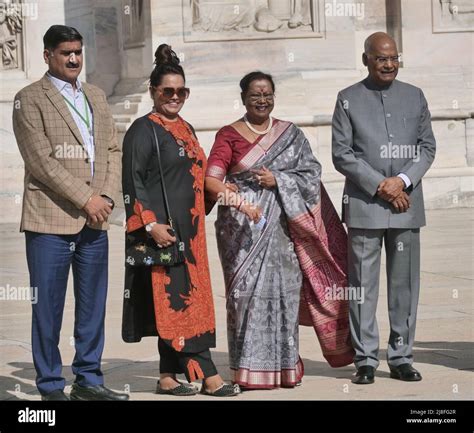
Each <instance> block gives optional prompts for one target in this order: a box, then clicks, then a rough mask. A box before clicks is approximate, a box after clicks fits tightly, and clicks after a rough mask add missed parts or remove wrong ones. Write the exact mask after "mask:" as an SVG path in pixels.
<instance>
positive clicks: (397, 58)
mask: <svg viewBox="0 0 474 433" xmlns="http://www.w3.org/2000/svg"><path fill="white" fill-rule="evenodd" d="M375 61H376V62H377V63H378V64H379V65H385V64H387V63H388V62H392V63H395V64H398V63H400V56H392V57H384V56H375Z"/></svg>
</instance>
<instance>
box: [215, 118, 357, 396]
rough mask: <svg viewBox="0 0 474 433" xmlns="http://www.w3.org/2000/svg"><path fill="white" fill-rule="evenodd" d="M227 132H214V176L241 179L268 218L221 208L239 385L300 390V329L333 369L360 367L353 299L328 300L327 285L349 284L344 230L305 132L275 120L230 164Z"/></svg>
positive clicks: (233, 363) (244, 192)
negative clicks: (269, 176)
mask: <svg viewBox="0 0 474 433" xmlns="http://www.w3.org/2000/svg"><path fill="white" fill-rule="evenodd" d="M229 128H231V129H233V128H232V127H225V128H223V129H222V130H221V131H224V129H226V131H227V132H226V134H220V133H221V131H219V133H218V134H217V136H216V143H215V144H214V147H213V149H212V151H211V154H210V156H209V160H208V161H209V165H208V169H207V173H206V175H207V176H213V177H217V178H220V179H221V180H222V179H224V177H225V178H226V182H232V183H235V184H236V185H237V187H238V188H239V194H240V195H241V196H243V197H244V198H245V199H246V200H247V201H249V202H252V203H253V204H255V205H258V206H259V207H260V208H261V209H262V211H263V215H264V216H265V218H266V223H265V225H264V226H263V228H262V227H258V226H257V225H255V224H254V223H252V222H251V221H250V220H249V219H248V218H247V217H246V216H245V215H244V214H243V213H241V212H239V211H238V210H236V209H235V208H233V207H230V206H219V208H218V217H217V221H216V236H217V246H218V250H219V256H220V259H221V263H222V267H223V271H224V280H225V287H226V300H227V330H228V345H229V364H230V368H231V370H232V372H233V381H234V382H235V383H238V384H239V385H241V386H242V387H244V388H276V387H280V386H281V387H293V386H295V385H297V384H298V383H299V382H300V381H301V379H302V377H303V373H304V369H303V363H302V361H301V358H300V357H299V351H298V325H299V324H301V325H306V326H313V327H314V329H315V331H316V334H317V336H318V339H319V342H320V345H321V348H322V352H323V355H324V357H325V358H326V360H327V361H328V363H329V364H330V365H331V366H333V367H339V366H344V365H348V364H350V363H351V362H352V358H353V355H354V352H353V349H352V346H351V344H350V335H349V309H348V302H347V301H344V300H333V299H329V298H328V297H327V296H326V294H327V288H332V287H346V286H347V281H346V233H345V231H344V228H343V226H342V223H341V221H340V219H339V217H338V215H337V213H336V211H335V209H334V207H333V205H332V203H331V201H330V199H329V197H328V195H327V194H326V191H325V190H324V187H323V186H322V184H321V182H320V175H321V166H320V164H319V162H318V161H317V160H316V158H315V157H314V155H313V153H312V151H311V147H310V144H309V142H308V140H307V139H306V137H305V136H304V134H303V132H302V131H301V130H300V129H299V128H298V127H297V126H295V125H294V124H292V123H289V122H284V121H281V120H279V121H275V122H274V126H273V127H272V129H271V130H270V132H268V133H267V134H266V135H265V136H263V138H262V139H260V140H259V141H258V142H256V143H255V145H253V146H251V147H250V149H249V150H248V151H247V152H246V153H245V154H243V155H242V157H241V158H240V160H238V161H235V160H234V161H233V163H232V164H222V163H220V162H219V161H220V160H221V159H222V158H224V155H225V153H226V151H227V152H229V151H234V152H235V150H236V149H235V147H234V148H232V146H233V144H232V140H229ZM234 132H235V134H238V133H237V131H235V130H234ZM226 135H227V136H226ZM231 135H232V132H231ZM238 135H240V134H238ZM234 145H235V143H234ZM225 146H227V148H228V149H227V150H226V149H225ZM261 167H267V168H268V169H269V170H271V171H272V173H273V175H274V176H275V179H276V183H277V187H275V188H273V189H265V188H262V187H261V186H259V185H258V183H257V182H256V180H255V175H254V173H252V170H254V169H259V168H261Z"/></svg>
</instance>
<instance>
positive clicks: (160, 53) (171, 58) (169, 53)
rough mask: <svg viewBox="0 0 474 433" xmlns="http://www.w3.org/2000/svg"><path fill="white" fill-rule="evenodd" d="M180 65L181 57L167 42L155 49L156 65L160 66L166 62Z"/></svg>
mask: <svg viewBox="0 0 474 433" xmlns="http://www.w3.org/2000/svg"><path fill="white" fill-rule="evenodd" d="M167 63H168V64H169V63H171V64H175V65H179V57H178V56H177V55H176V53H175V52H174V51H173V50H172V49H171V47H170V46H169V45H167V44H161V45H160V46H159V47H158V48H157V49H156V51H155V65H156V66H160V65H164V64H167Z"/></svg>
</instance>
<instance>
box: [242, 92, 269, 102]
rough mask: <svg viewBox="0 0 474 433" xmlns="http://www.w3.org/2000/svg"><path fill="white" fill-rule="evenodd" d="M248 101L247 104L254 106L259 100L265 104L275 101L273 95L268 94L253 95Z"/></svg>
mask: <svg viewBox="0 0 474 433" xmlns="http://www.w3.org/2000/svg"><path fill="white" fill-rule="evenodd" d="M248 99H249V102H250V103H251V104H256V103H257V102H259V101H260V100H261V99H263V100H264V101H265V102H269V103H272V102H273V100H274V99H275V95H274V94H273V93H269V94H267V95H263V94H260V95H255V94H254V95H249V97H248Z"/></svg>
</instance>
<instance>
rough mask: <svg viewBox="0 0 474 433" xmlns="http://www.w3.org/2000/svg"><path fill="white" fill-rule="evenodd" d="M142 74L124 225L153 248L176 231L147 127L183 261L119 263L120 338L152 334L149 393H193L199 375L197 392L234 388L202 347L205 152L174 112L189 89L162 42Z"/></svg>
mask: <svg viewBox="0 0 474 433" xmlns="http://www.w3.org/2000/svg"><path fill="white" fill-rule="evenodd" d="M155 64H156V66H155V68H154V70H153V72H152V73H151V76H150V94H151V97H152V98H153V102H154V107H153V111H152V112H151V113H149V114H147V115H146V116H143V117H141V118H139V119H137V120H136V121H135V122H134V123H133V124H132V126H131V127H130V129H129V130H128V131H127V134H126V135H125V139H124V144H123V178H122V183H123V194H124V201H125V208H126V214H127V232H129V233H130V232H133V231H135V230H146V231H147V232H148V233H149V234H150V235H151V236H152V237H153V239H154V240H155V242H156V243H157V244H158V246H159V247H160V246H161V247H167V246H170V245H171V244H172V243H174V242H176V240H177V239H176V237H175V236H173V235H171V234H170V233H169V232H168V230H169V229H170V228H171V227H170V226H169V225H167V217H166V211H165V206H164V199H163V193H162V189H161V176H160V170H159V168H158V158H157V152H156V148H155V142H154V135H153V129H152V128H154V129H155V131H156V133H157V137H158V143H159V147H160V155H161V165H162V169H163V173H162V175H163V177H164V180H165V184H166V190H167V195H168V197H169V200H170V212H171V217H172V219H173V221H174V226H175V227H174V228H175V229H176V232H177V234H178V235H179V238H180V242H183V244H184V255H185V259H186V260H185V262H184V263H182V264H178V265H175V266H170V267H164V266H151V267H132V266H126V272H125V297H124V312H123V324H122V336H123V339H124V340H125V341H126V342H137V341H140V340H141V338H142V337H144V336H153V335H154V336H156V335H158V337H159V338H158V350H159V353H160V380H159V381H158V385H157V393H159V394H172V395H193V394H196V392H197V390H196V388H194V387H193V386H190V385H189V384H186V383H181V382H178V381H177V380H176V374H179V373H184V374H185V375H186V378H187V380H188V382H192V381H195V380H198V379H203V386H202V390H201V392H203V393H205V394H209V395H213V396H218V397H225V396H232V395H236V394H238V392H239V390H238V387H234V386H232V385H230V384H225V383H224V382H223V380H222V379H221V377H220V376H219V375H218V374H217V370H216V367H215V365H214V363H213V362H212V359H211V353H210V351H209V348H211V347H215V318H214V305H213V299H212V292H211V279H210V274H209V264H208V259H207V251H206V235H205V222H204V217H205V211H204V174H205V172H206V156H205V154H204V151H203V150H202V148H201V147H200V146H199V143H198V141H197V139H196V136H195V134H194V132H193V129H192V127H191V125H189V124H188V123H187V122H185V121H184V120H183V119H182V118H181V117H180V116H179V114H178V113H179V111H180V110H181V108H182V107H183V105H184V103H185V101H186V99H187V97H188V96H189V89H188V88H186V87H185V77H184V71H183V69H182V67H181V66H180V65H179V59H178V57H177V56H176V54H175V53H174V51H172V50H171V47H169V46H168V45H165V44H163V45H160V46H159V47H158V49H157V50H156V53H155Z"/></svg>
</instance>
